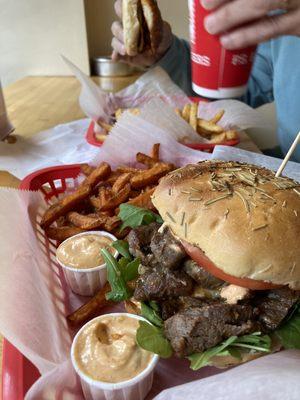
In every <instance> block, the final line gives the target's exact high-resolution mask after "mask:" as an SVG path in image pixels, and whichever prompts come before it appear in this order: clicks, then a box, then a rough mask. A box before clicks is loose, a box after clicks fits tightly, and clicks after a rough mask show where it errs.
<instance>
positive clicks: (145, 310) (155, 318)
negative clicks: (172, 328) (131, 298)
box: [141, 302, 164, 328]
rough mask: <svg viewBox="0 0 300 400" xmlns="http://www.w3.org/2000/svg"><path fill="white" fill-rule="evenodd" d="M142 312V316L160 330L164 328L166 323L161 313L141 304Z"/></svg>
mask: <svg viewBox="0 0 300 400" xmlns="http://www.w3.org/2000/svg"><path fill="white" fill-rule="evenodd" d="M149 304H150V303H149ZM141 312H142V316H143V317H144V318H146V319H147V320H148V321H150V322H151V323H152V324H153V325H155V326H156V327H158V328H162V327H163V325H164V323H163V320H162V319H161V317H160V315H159V311H157V309H156V310H155V309H154V308H152V307H149V306H148V305H147V304H146V303H144V302H142V303H141Z"/></svg>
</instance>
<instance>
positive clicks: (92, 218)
mask: <svg viewBox="0 0 300 400" xmlns="http://www.w3.org/2000/svg"><path fill="white" fill-rule="evenodd" d="M67 220H68V221H69V222H71V224H73V225H75V226H77V227H78V228H81V229H83V230H87V231H89V230H92V229H96V228H98V229H100V228H103V227H104V225H105V223H106V221H107V215H103V214H102V215H101V214H100V213H99V214H88V215H82V214H79V213H77V212H75V211H72V212H70V213H69V214H68V215H67Z"/></svg>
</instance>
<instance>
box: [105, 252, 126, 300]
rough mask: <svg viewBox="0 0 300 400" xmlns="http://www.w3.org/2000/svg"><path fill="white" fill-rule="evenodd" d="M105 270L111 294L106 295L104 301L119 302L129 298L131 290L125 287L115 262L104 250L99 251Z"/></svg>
mask: <svg viewBox="0 0 300 400" xmlns="http://www.w3.org/2000/svg"><path fill="white" fill-rule="evenodd" d="M101 253H102V255H103V258H104V261H105V263H106V268H107V279H108V281H109V283H110V286H111V292H109V293H107V294H106V299H107V300H111V301H115V302H120V301H123V300H127V299H129V298H130V297H131V290H130V289H129V288H128V287H127V285H126V282H125V280H124V278H123V277H122V274H121V271H120V269H119V265H118V262H117V260H116V259H115V258H114V257H113V256H112V255H111V254H110V253H109V252H108V251H107V250H106V249H103V250H101Z"/></svg>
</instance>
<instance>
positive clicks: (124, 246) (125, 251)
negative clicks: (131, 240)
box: [112, 240, 132, 261]
mask: <svg viewBox="0 0 300 400" xmlns="http://www.w3.org/2000/svg"><path fill="white" fill-rule="evenodd" d="M112 247H113V248H114V249H116V250H117V251H118V252H119V253H120V254H121V256H123V257H125V258H126V259H127V260H130V261H131V260H132V255H131V254H130V253H129V244H128V242H126V240H116V241H115V242H113V244H112Z"/></svg>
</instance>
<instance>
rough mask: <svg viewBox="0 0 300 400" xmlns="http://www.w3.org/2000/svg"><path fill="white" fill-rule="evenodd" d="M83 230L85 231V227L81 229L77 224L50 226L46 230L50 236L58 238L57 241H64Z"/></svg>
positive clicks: (53, 238) (50, 237)
mask: <svg viewBox="0 0 300 400" xmlns="http://www.w3.org/2000/svg"><path fill="white" fill-rule="evenodd" d="M83 232H85V230H84V229H80V228H78V227H76V226H60V227H50V228H47V229H46V230H45V233H46V235H47V236H48V238H49V239H52V240H56V241H57V242H63V241H64V240H66V239H69V238H70V237H72V236H74V235H78V234H79V233H83Z"/></svg>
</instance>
